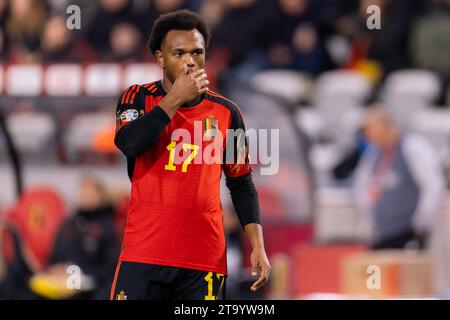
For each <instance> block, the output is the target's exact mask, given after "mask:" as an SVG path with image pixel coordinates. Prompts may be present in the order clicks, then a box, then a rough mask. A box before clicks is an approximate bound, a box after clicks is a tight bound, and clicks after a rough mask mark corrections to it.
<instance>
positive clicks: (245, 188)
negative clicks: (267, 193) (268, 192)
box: [226, 173, 260, 228]
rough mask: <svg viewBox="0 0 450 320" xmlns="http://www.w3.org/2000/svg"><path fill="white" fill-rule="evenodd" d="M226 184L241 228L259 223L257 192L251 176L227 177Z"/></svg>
mask: <svg viewBox="0 0 450 320" xmlns="http://www.w3.org/2000/svg"><path fill="white" fill-rule="evenodd" d="M226 184H227V187H228V189H229V190H230V195H231V200H232V201H233V206H234V209H235V210H236V214H237V216H238V218H239V222H240V224H241V226H242V228H244V227H245V226H246V225H247V224H249V223H259V222H260V213H259V201H258V192H257V191H256V187H255V184H254V183H253V180H252V175H251V174H250V173H248V174H246V175H243V176H240V177H234V178H230V177H227V178H226Z"/></svg>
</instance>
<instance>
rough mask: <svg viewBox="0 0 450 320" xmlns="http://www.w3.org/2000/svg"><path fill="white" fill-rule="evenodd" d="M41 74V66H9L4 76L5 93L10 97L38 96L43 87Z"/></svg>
mask: <svg viewBox="0 0 450 320" xmlns="http://www.w3.org/2000/svg"><path fill="white" fill-rule="evenodd" d="M43 72H44V71H43V67H42V65H37V64H30V65H28V64H21V65H10V66H9V67H8V69H7V71H6V75H5V88H6V93H7V94H8V95H10V96H30V97H33V96H39V95H40V94H41V91H42V87H43V86H42V84H43Z"/></svg>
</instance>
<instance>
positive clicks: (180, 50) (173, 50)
mask: <svg viewBox="0 0 450 320" xmlns="http://www.w3.org/2000/svg"><path fill="white" fill-rule="evenodd" d="M171 51H172V52H182V53H183V52H203V51H205V49H203V48H202V47H196V48H193V49H191V50H187V49H186V48H173V49H172V50H171Z"/></svg>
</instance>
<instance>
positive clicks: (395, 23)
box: [359, 0, 415, 72]
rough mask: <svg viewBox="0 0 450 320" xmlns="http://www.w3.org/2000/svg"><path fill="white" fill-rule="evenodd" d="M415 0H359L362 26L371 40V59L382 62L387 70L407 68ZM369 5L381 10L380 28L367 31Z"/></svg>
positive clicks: (369, 51) (369, 49)
mask: <svg viewBox="0 0 450 320" xmlns="http://www.w3.org/2000/svg"><path fill="white" fill-rule="evenodd" d="M414 2H415V1H412V2H411V1H410V0H395V1H392V0H375V1H374V0H362V1H360V8H359V10H360V12H359V14H360V18H361V24H360V28H364V29H363V30H365V33H366V34H365V36H366V37H367V40H368V58H369V59H373V60H375V61H378V62H380V63H381V64H382V65H383V66H384V69H385V71H386V72H389V71H392V70H395V69H400V68H404V67H407V66H408V65H409V63H410V59H409V55H408V50H407V49H408V36H409V31H410V28H411V24H412V18H413V15H414V12H415V7H414ZM369 5H377V6H379V7H380V9H381V29H374V30H368V29H367V27H366V20H367V18H368V14H367V12H366V10H367V7H368V6H369Z"/></svg>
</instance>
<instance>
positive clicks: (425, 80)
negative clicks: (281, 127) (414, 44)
mask: <svg viewBox="0 0 450 320" xmlns="http://www.w3.org/2000/svg"><path fill="white" fill-rule="evenodd" d="M440 87H441V84H440V81H439V77H438V76H437V75H436V74H435V73H433V72H431V71H428V70H419V69H417V70H415V69H406V70H399V71H394V72H392V73H391V74H389V75H388V77H387V78H386V80H385V83H384V86H383V88H382V91H381V98H382V99H383V100H384V101H388V102H389V101H391V100H392V99H398V98H402V99H406V98H407V99H408V100H410V101H413V100H416V101H418V102H421V103H422V104H424V105H431V104H432V103H433V102H434V101H435V100H436V99H437V98H438V96H439V92H440Z"/></svg>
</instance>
